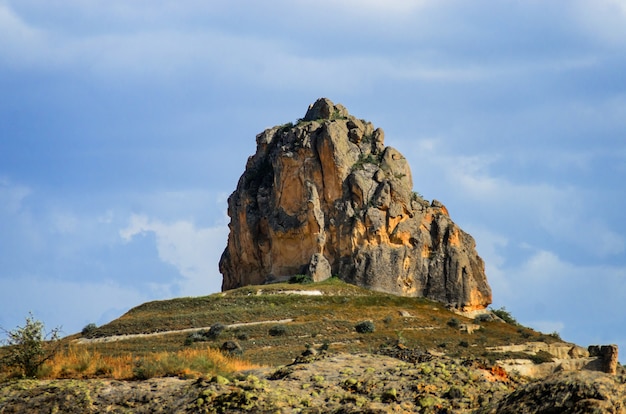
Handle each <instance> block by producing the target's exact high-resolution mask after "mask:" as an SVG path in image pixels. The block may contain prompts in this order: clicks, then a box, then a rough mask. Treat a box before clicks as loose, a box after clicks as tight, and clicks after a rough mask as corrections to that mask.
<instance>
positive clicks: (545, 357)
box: [530, 351, 554, 364]
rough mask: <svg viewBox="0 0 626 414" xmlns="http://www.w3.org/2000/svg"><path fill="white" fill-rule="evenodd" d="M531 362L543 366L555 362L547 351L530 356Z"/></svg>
mask: <svg viewBox="0 0 626 414" xmlns="http://www.w3.org/2000/svg"><path fill="white" fill-rule="evenodd" d="M530 360H531V361H533V363H535V364H543V363H544V362H553V361H554V357H553V356H552V354H550V353H549V352H546V351H538V352H537V353H536V354H535V355H531V356H530Z"/></svg>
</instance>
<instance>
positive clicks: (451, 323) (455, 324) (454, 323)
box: [446, 318, 461, 329]
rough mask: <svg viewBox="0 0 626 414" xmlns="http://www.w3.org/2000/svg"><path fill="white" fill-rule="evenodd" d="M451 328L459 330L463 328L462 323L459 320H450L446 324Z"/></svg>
mask: <svg viewBox="0 0 626 414" xmlns="http://www.w3.org/2000/svg"><path fill="white" fill-rule="evenodd" d="M446 324H447V325H448V326H449V327H450V328H455V329H458V328H459V327H460V326H461V321H459V320H458V319H457V318H450V320H449V321H448V322H447V323H446Z"/></svg>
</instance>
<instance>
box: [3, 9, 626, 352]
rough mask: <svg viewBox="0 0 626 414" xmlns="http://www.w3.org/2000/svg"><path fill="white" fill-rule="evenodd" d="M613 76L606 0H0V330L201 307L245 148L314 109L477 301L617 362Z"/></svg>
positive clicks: (616, 22)
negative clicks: (370, 143)
mask: <svg viewBox="0 0 626 414" xmlns="http://www.w3.org/2000/svg"><path fill="white" fill-rule="evenodd" d="M625 73H626V1H624V0H589V1H583V0H567V1H561V0H554V1H550V2H546V1H535V0H523V1H522V0H519V1H514V0H503V1H496V0H489V1H486V0H484V1H483V0H472V1H469V0H467V1H460V0H459V1H456V0H449V1H448V0H412V1H409V0H385V1H382V0H380V1H377V0H346V1H341V2H337V1H330V0H318V1H315V2H309V1H294V0H289V1H287V0H284V1H278V0H277V1H264V2H256V1H240V0H228V1H200V0H189V1H184V2H181V1H166V0H164V1H152V0H150V1H148V0H136V1H132V2H129V1H127V0H106V1H104V0H102V1H100V0H95V1H83V0H64V1H40V0H0V91H1V93H0V326H2V327H4V328H7V329H10V328H13V327H15V326H16V325H18V324H22V323H23V320H24V316H25V315H27V313H28V312H29V311H32V312H33V313H34V314H35V316H36V317H37V318H39V319H41V320H43V321H44V322H45V323H46V325H47V326H49V327H53V326H59V325H61V326H62V327H63V331H64V332H65V333H67V334H70V333H74V332H77V331H80V330H81V329H82V327H83V326H85V325H86V324H88V323H92V322H93V323H96V324H98V325H100V324H103V323H106V322H107V321H110V320H111V319H113V318H116V317H118V316H120V315H121V314H122V313H124V312H125V311H127V310H128V309H129V308H131V307H133V306H136V305H138V304H141V303H143V302H145V301H148V300H155V299H164V298H171V297H176V296H199V295H206V294H209V293H213V292H217V291H219V289H220V285H221V275H220V274H219V271H218V269H217V262H218V259H219V256H220V254H221V252H222V250H223V249H224V247H225V245H226V238H227V223H228V217H227V216H226V199H227V197H228V195H229V194H230V192H232V191H233V189H234V188H235V186H236V182H237V180H238V178H239V176H240V175H241V173H242V172H243V169H244V166H245V161H246V159H247V157H248V156H249V155H251V154H253V153H254V151H255V135H256V134H257V133H259V132H261V131H262V130H263V129H265V128H267V127H270V126H273V125H276V124H283V123H285V122H290V121H295V120H297V119H298V118H300V117H302V116H303V115H304V113H305V112H306V109H307V106H308V105H309V104H310V103H312V102H314V101H315V100H316V99H317V98H319V97H328V98H330V99H332V100H333V101H334V102H337V103H342V104H343V105H345V106H346V107H347V108H348V110H349V111H350V112H351V113H352V114H353V115H355V116H357V117H359V118H365V119H367V120H370V121H372V122H373V123H374V124H375V126H377V127H381V128H383V129H384V130H385V132H386V144H387V145H391V146H394V147H396V148H397V149H399V150H400V151H401V152H402V153H403V154H404V155H405V156H406V157H407V158H408V159H409V162H410V164H411V167H412V170H413V181H414V183H415V190H416V191H418V192H419V193H421V194H422V195H423V196H424V197H425V198H427V199H438V200H440V201H442V202H443V203H444V204H445V205H446V206H447V207H448V210H449V211H450V214H451V216H452V218H453V219H454V220H455V221H456V222H457V223H458V224H459V225H460V226H461V227H462V228H463V229H465V230H466V231H468V232H469V233H470V234H472V235H473V236H474V237H475V238H476V240H477V244H478V252H479V254H480V255H481V256H482V257H483V258H484V259H485V261H486V264H487V276H488V278H489V281H490V283H491V285H492V288H493V293H494V307H501V306H505V307H506V308H507V309H508V310H509V311H510V312H511V313H512V314H513V315H514V316H515V317H516V318H517V319H518V320H519V321H520V322H522V323H524V324H527V325H530V326H532V327H534V328H537V329H539V330H542V331H544V332H548V333H549V332H554V331H558V332H559V333H560V334H561V336H562V337H563V338H564V339H566V340H570V341H574V342H577V343H579V344H581V345H588V344H593V343H618V344H620V345H621V348H622V349H623V350H626V331H625V330H624V326H625V325H626V310H625V309H624V305H623V303H624V298H626V222H625V220H624V214H625V213H624V212H626V194H625V192H624V183H625V182H626V76H625V75H624V74H625ZM621 359H622V361H624V360H625V358H624V357H622V358H621Z"/></svg>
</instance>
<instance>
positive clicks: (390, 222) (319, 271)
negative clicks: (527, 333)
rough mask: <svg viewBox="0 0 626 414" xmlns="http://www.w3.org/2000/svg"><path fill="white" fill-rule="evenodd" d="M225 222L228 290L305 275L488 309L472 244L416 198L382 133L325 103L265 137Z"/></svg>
mask: <svg viewBox="0 0 626 414" xmlns="http://www.w3.org/2000/svg"><path fill="white" fill-rule="evenodd" d="M228 214H229V216H230V218H231V222H230V225H229V227H230V234H229V238H228V245H227V247H226V250H225V251H224V253H223V255H222V258H221V260H220V271H221V272H222V274H223V276H224V279H223V283H222V289H223V290H228V289H233V288H237V287H240V286H244V285H249V284H262V283H267V282H271V281H280V280H285V279H288V278H289V277H291V276H293V275H295V274H306V273H308V274H310V275H312V276H313V279H314V280H324V279H325V278H328V277H330V276H331V275H337V276H339V277H340V278H342V279H343V280H345V281H347V282H349V283H353V284H356V285H359V286H363V287H366V288H369V289H373V290H377V291H383V292H388V293H393V294H398V295H404V296H416V297H427V298H430V299H434V300H437V301H440V302H444V303H446V304H448V305H451V306H454V307H457V308H460V309H466V310H471V309H481V308H484V307H486V306H487V305H488V304H489V303H491V289H490V288H489V285H488V283H487V279H486V276H485V272H484V264H483V261H482V260H481V258H480V257H479V256H478V254H477V253H476V250H475V242H474V240H473V238H472V237H471V236H470V235H469V234H467V233H465V232H464V231H463V230H461V229H460V228H459V227H458V226H457V225H456V224H455V223H454V222H453V221H452V220H451V219H450V216H449V214H448V211H447V209H446V208H445V207H444V206H443V204H441V203H440V202H438V201H436V200H434V201H433V202H432V203H429V202H427V201H426V200H424V199H423V198H422V197H421V196H419V195H418V194H417V193H415V192H413V179H412V176H411V170H410V168H409V165H408V162H407V160H406V158H405V157H404V156H403V155H402V154H401V153H400V152H399V151H398V150H396V149H394V148H392V147H387V146H385V145H384V132H383V131H382V130H381V129H380V128H374V126H373V125H372V124H371V123H370V122H367V121H364V120H360V119H357V118H355V117H353V116H352V115H350V114H349V113H348V111H347V110H346V109H345V108H344V107H343V106H341V105H335V104H333V103H332V102H331V101H330V100H328V99H319V100H317V101H316V102H315V103H314V104H313V105H311V106H310V107H309V110H308V111H307V113H306V115H305V116H304V118H302V119H301V120H300V121H299V122H298V123H297V124H296V125H292V124H286V125H283V126H276V127H273V128H270V129H267V130H265V131H263V132H262V133H260V134H259V135H258V136H257V151H256V153H255V154H254V155H253V156H251V157H250V158H249V159H248V162H247V164H246V170H245V172H244V173H243V175H242V176H241V178H240V180H239V183H238V185H237V189H236V190H235V191H234V192H233V194H232V195H231V196H230V198H229V200H228Z"/></svg>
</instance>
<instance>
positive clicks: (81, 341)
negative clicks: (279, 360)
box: [74, 319, 293, 345]
mask: <svg viewBox="0 0 626 414" xmlns="http://www.w3.org/2000/svg"><path fill="white" fill-rule="evenodd" d="M289 322H293V319H280V320H271V321H258V322H245V323H233V324H231V325H226V326H225V329H234V328H239V327H242V326H252V325H264V324H270V323H289ZM210 328H211V327H210V326H205V327H202V328H187V329H177V330H173V331H162V332H152V333H147V334H143V333H142V334H128V335H112V336H105V337H101V338H78V339H75V340H74V342H75V343H77V344H80V345H83V344H94V343H106V342H117V341H125V340H127V339H135V338H151V337H155V336H161V335H171V334H177V333H185V332H198V331H201V330H208V329H210Z"/></svg>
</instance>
